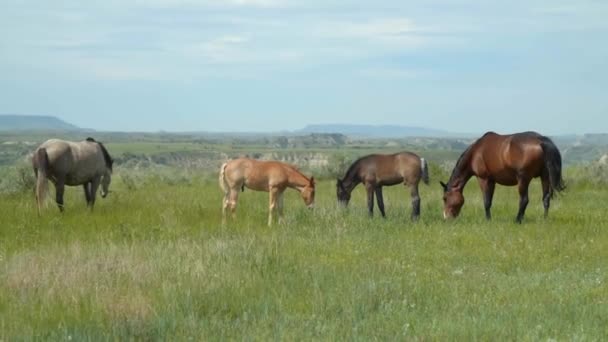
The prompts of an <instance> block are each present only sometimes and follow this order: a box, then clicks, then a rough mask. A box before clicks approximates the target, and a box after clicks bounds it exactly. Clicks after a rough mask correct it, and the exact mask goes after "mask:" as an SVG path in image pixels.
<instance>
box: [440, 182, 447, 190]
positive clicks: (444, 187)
mask: <svg viewBox="0 0 608 342" xmlns="http://www.w3.org/2000/svg"><path fill="white" fill-rule="evenodd" d="M439 184H441V187H442V188H443V191H448V185H447V184H445V183H444V182H442V181H439Z"/></svg>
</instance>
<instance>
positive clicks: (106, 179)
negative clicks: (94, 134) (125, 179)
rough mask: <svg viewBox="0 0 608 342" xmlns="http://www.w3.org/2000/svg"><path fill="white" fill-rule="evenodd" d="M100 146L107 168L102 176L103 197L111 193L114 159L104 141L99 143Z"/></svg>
mask: <svg viewBox="0 0 608 342" xmlns="http://www.w3.org/2000/svg"><path fill="white" fill-rule="evenodd" d="M98 144H99V147H101V152H102V153H103V158H104V160H105V162H106V170H105V172H104V174H103V176H102V177H101V197H102V198H106V196H108V193H110V183H111V182H112V170H113V167H114V159H112V157H110V154H109V153H108V150H106V147H105V146H104V145H103V144H102V143H98Z"/></svg>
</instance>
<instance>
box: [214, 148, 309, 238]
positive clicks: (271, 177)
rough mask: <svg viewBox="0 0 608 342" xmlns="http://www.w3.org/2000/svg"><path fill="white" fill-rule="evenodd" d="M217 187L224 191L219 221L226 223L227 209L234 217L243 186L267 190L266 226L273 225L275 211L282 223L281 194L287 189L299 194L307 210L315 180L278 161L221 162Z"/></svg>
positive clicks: (247, 160) (243, 159) (240, 159)
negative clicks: (268, 201)
mask: <svg viewBox="0 0 608 342" xmlns="http://www.w3.org/2000/svg"><path fill="white" fill-rule="evenodd" d="M219 178H220V179H219V182H220V187H221V188H222V190H224V203H223V207H222V222H225V221H226V210H227V209H228V208H230V211H231V213H232V216H233V217H234V216H235V210H236V202H237V200H238V197H239V192H240V191H244V190H245V187H247V188H249V189H251V190H256V191H266V192H268V193H269V194H270V203H269V213H268V225H269V226H270V225H272V221H273V215H274V213H275V211H278V213H279V223H280V222H281V221H282V220H283V192H284V191H285V189H287V188H292V189H296V190H297V191H298V192H300V195H301V196H302V199H303V200H304V203H305V204H306V206H307V207H308V208H310V209H312V208H313V206H314V201H315V181H314V178H313V177H311V178H308V177H306V176H305V175H303V174H302V173H301V172H300V171H299V170H298V169H297V168H296V167H295V166H293V165H290V164H286V163H281V162H277V161H260V160H255V159H249V158H238V159H234V160H231V161H229V162H227V163H224V164H223V165H222V167H221V168H220V177H219Z"/></svg>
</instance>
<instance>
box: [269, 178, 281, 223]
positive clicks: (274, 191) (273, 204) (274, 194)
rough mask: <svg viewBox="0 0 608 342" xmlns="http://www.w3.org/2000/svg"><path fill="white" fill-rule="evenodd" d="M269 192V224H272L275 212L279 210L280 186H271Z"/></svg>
mask: <svg viewBox="0 0 608 342" xmlns="http://www.w3.org/2000/svg"><path fill="white" fill-rule="evenodd" d="M268 193H269V196H268V197H269V203H268V226H269V227H270V226H272V221H273V217H274V213H275V211H276V210H277V201H278V197H279V196H280V193H279V189H278V188H272V187H271V188H270V191H269V192H268Z"/></svg>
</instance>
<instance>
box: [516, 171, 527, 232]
mask: <svg viewBox="0 0 608 342" xmlns="http://www.w3.org/2000/svg"><path fill="white" fill-rule="evenodd" d="M529 185H530V179H527V178H521V179H520V180H519V183H518V184H517V190H518V191H519V211H518V212H517V218H516V219H515V220H516V221H517V223H521V221H522V220H523V219H524V214H525V213H526V207H527V206H528V201H529V200H528V186H529Z"/></svg>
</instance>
